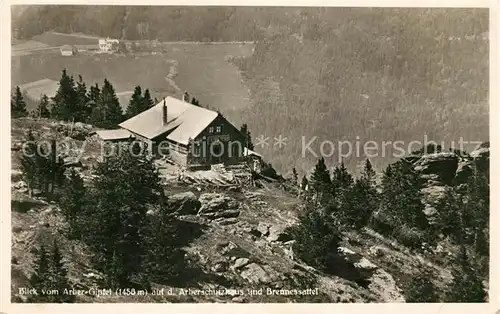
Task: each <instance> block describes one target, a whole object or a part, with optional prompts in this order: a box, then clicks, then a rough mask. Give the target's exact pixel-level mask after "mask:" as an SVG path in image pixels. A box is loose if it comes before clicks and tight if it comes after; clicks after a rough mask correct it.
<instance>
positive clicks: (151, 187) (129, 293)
mask: <svg viewBox="0 0 500 314" xmlns="http://www.w3.org/2000/svg"><path fill="white" fill-rule="evenodd" d="M91 130H92V126H91V125H86V124H83V123H76V124H74V125H73V124H69V123H65V122H62V121H56V120H49V119H44V118H42V119H33V118H26V117H24V118H17V119H12V129H11V132H12V147H11V157H12V173H11V181H12V259H11V262H12V282H11V286H12V292H11V293H12V300H13V302H40V303H45V302H56V303H59V302H105V303H110V302H134V303H135V302H166V303H170V302H484V301H486V300H487V291H488V286H489V285H488V280H489V278H488V269H489V268H488V266H489V239H488V234H489V220H488V217H489V214H488V213H489V145H488V144H487V143H484V144H483V145H482V147H481V148H480V149H478V150H475V151H473V152H471V153H470V154H465V153H464V152H459V151H456V152H446V151H442V150H441V148H440V147H433V150H432V153H422V152H416V153H415V154H413V155H412V156H409V157H408V158H404V159H400V160H399V161H397V162H396V163H393V164H391V165H390V166H388V167H387V168H386V169H385V170H384V173H383V180H382V183H380V184H378V183H376V182H375V180H374V177H375V175H376V173H375V172H374V171H373V168H372V167H371V164H370V162H369V160H368V161H366V162H365V163H364V167H363V172H362V175H361V176H358V177H353V176H352V175H351V174H350V173H349V171H347V169H346V168H345V167H344V165H341V166H339V167H337V168H336V169H335V170H334V171H333V172H330V171H329V170H328V169H327V168H326V166H325V164H324V160H323V159H319V160H318V161H317V163H316V167H315V170H314V172H313V173H312V175H311V176H310V177H309V178H305V177H304V178H303V179H302V181H301V184H299V182H300V181H299V180H298V178H297V177H295V178H291V179H288V180H284V179H283V178H282V177H280V176H279V175H278V176H277V175H276V173H274V175H273V174H272V173H270V172H266V173H264V172H262V173H261V174H260V175H255V174H253V175H252V174H251V173H250V171H249V169H248V167H247V166H245V164H239V165H233V166H227V167H217V168H215V167H214V168H213V169H211V170H207V171H183V175H182V176H179V175H178V173H179V171H180V169H179V167H178V166H176V165H175V164H174V163H172V162H168V161H165V160H154V161H152V160H151V159H149V158H148V157H147V156H145V155H140V154H139V155H137V154H136V153H135V154H131V153H130V151H129V150H128V149H124V150H122V151H121V153H119V154H113V155H112V156H108V157H105V158H103V156H102V155H101V154H102V153H100V152H101V147H100V145H99V141H96V138H95V137H94V136H92V133H91ZM26 140H29V141H30V142H25V141H26ZM47 141H48V142H50V143H54V144H55V143H56V142H57V143H64V147H65V149H61V150H60V151H59V152H57V151H56V152H54V151H47V150H46V149H43V150H41V151H40V152H38V151H37V150H36V149H34V148H35V147H42V146H38V145H40V144H41V143H43V142H47ZM23 144H27V147H24V148H26V149H28V152H30V154H27V155H24V154H23V149H21V148H22V147H23ZM43 147H47V145H43ZM56 147H59V146H56ZM61 148H62V147H61ZM122 148H124V147H122ZM429 152H431V150H429ZM31 153H32V154H31ZM47 153H48V154H47ZM304 183H306V184H307V183H308V186H309V188H308V189H307V190H306V189H305V188H304V187H305V185H306V184H304ZM23 287H33V288H36V289H38V291H42V289H45V290H46V291H53V289H57V290H58V291H60V293H59V294H55V293H54V294H43V293H40V294H38V295H26V294H23V293H21V292H20V291H22V290H20V289H19V288H23ZM120 288H125V289H124V290H119V289H120ZM64 289H67V290H69V291H87V292H89V293H86V294H79V295H71V294H65V293H63V292H62V291H64ZM72 289H74V290H72ZM115 289H117V290H115ZM111 291H120V292H119V293H114V292H113V293H112V292H111ZM158 291H163V293H158ZM259 291H262V292H260V293H259ZM313 291H314V293H312V292H313ZM97 292H99V295H96V294H97ZM154 292H156V293H154ZM146 293H147V295H146Z"/></svg>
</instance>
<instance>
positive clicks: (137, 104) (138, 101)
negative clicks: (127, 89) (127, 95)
mask: <svg viewBox="0 0 500 314" xmlns="http://www.w3.org/2000/svg"><path fill="white" fill-rule="evenodd" d="M147 108H148V107H147V105H146V103H145V101H144V99H143V98H142V90H141V87H140V86H136V87H135V89H134V93H133V94H132V97H131V99H130V101H129V103H128V106H127V110H126V112H125V117H126V118H127V119H129V118H132V117H133V116H136V115H138V114H139V113H141V112H142V111H144V110H146V109H147Z"/></svg>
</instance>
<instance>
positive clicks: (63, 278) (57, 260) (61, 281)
mask: <svg viewBox="0 0 500 314" xmlns="http://www.w3.org/2000/svg"><path fill="white" fill-rule="evenodd" d="M50 257H51V259H50V261H51V263H50V267H49V273H50V282H51V286H52V289H57V290H58V291H59V294H57V295H52V296H51V302H52V303H73V302H75V296H74V295H70V294H67V293H64V291H65V290H67V289H71V285H70V283H69V281H68V274H67V270H66V267H65V266H64V263H63V257H62V255H61V251H60V249H59V245H58V244H57V242H56V241H55V240H54V244H53V245H52V252H51V256H50Z"/></svg>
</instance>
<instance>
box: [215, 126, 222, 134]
mask: <svg viewBox="0 0 500 314" xmlns="http://www.w3.org/2000/svg"><path fill="white" fill-rule="evenodd" d="M221 131H222V127H221V126H220V125H218V126H217V129H216V131H215V132H217V133H220V132H221Z"/></svg>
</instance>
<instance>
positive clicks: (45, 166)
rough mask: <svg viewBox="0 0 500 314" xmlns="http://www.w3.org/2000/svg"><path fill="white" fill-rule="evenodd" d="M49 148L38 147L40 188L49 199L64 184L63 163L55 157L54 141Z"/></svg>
mask: <svg viewBox="0 0 500 314" xmlns="http://www.w3.org/2000/svg"><path fill="white" fill-rule="evenodd" d="M50 143H51V145H50V148H46V147H45V146H40V150H41V151H42V156H43V158H42V159H41V160H40V161H41V164H39V167H40V168H39V173H40V180H41V184H42V185H41V186H42V189H43V191H44V193H45V195H46V196H47V197H49V198H51V197H53V196H54V192H55V190H56V188H59V187H62V186H63V183H64V170H65V169H64V162H63V160H62V158H60V157H59V156H57V148H56V141H55V139H53V140H51V142H50Z"/></svg>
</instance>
